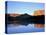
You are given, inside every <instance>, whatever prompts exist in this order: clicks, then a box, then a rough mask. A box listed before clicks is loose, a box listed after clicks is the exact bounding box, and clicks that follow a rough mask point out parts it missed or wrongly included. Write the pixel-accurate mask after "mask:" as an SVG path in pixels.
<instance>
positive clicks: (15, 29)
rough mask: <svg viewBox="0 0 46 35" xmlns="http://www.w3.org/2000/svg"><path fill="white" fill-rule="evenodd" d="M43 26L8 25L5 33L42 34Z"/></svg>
mask: <svg viewBox="0 0 46 35" xmlns="http://www.w3.org/2000/svg"><path fill="white" fill-rule="evenodd" d="M43 26H44V25H42V24H28V25H27V26H25V25H18V24H17V25H16V24H8V25H7V33H24V32H25V33H26V32H44V27H43Z"/></svg>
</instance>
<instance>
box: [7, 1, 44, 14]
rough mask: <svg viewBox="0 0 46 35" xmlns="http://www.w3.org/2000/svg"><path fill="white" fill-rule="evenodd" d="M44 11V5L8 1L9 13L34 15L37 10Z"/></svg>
mask: <svg viewBox="0 0 46 35" xmlns="http://www.w3.org/2000/svg"><path fill="white" fill-rule="evenodd" d="M40 9H44V3H32V2H17V1H8V3H7V13H17V14H24V13H28V14H33V13H34V11H35V10H40Z"/></svg>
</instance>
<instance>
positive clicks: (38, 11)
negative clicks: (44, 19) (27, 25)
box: [34, 10, 45, 16]
mask: <svg viewBox="0 0 46 35" xmlns="http://www.w3.org/2000/svg"><path fill="white" fill-rule="evenodd" d="M38 15H45V11H44V10H36V11H35V12H34V16H38Z"/></svg>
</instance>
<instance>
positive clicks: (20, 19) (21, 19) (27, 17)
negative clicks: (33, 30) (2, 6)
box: [6, 14, 45, 25]
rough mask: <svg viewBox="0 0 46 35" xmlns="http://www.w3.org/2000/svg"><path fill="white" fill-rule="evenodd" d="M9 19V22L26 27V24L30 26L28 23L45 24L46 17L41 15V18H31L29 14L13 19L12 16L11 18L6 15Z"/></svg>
mask: <svg viewBox="0 0 46 35" xmlns="http://www.w3.org/2000/svg"><path fill="white" fill-rule="evenodd" d="M6 17H7V19H6V20H7V21H8V22H13V23H14V22H15V23H18V24H22V25H24V24H25V23H26V24H28V23H34V24H35V23H40V24H44V20H45V19H44V15H39V16H31V15H28V14H22V15H20V16H16V17H12V16H9V15H6Z"/></svg>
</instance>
